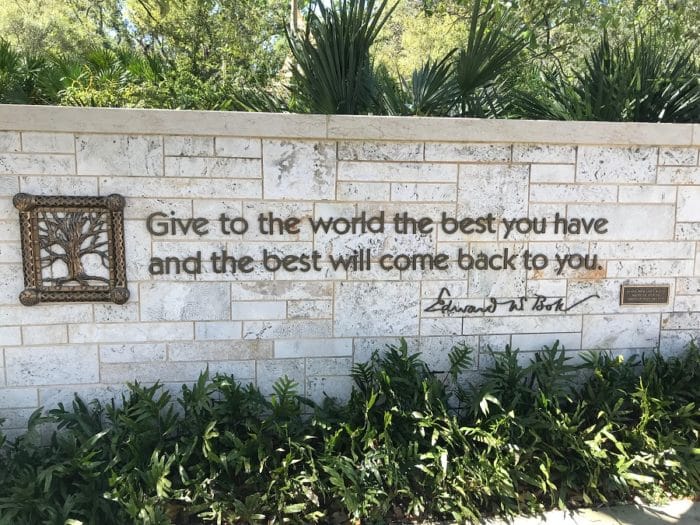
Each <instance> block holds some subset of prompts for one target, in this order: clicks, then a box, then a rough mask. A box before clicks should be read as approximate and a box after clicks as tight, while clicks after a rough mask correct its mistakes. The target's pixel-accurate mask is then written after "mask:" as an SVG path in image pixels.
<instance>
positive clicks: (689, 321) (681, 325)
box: [661, 312, 700, 330]
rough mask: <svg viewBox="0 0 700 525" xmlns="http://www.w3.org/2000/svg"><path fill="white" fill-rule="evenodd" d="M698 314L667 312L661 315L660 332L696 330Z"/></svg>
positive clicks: (699, 321)
mask: <svg viewBox="0 0 700 525" xmlns="http://www.w3.org/2000/svg"><path fill="white" fill-rule="evenodd" d="M699 327H700V312H668V313H663V314H661V329H662V330H697V329H698V328H699Z"/></svg>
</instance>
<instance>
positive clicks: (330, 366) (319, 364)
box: [306, 341, 353, 377]
mask: <svg viewBox="0 0 700 525" xmlns="http://www.w3.org/2000/svg"><path fill="white" fill-rule="evenodd" d="M351 343H352V341H351ZM350 346H351V347H352V344H351V345H350ZM352 365H353V363H352V358H351V357H313V358H308V359H306V375H307V376H309V377H312V376H346V375H350V372H351V371H352Z"/></svg>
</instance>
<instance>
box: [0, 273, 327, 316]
mask: <svg viewBox="0 0 700 525" xmlns="http://www.w3.org/2000/svg"><path fill="white" fill-rule="evenodd" d="M332 295H333V283H329V282H322V281H309V282H293V281H267V282H235V283H231V297H232V299H233V300H234V301H265V300H275V301H277V300H294V299H297V300H298V299H327V298H330V297H331V296H332ZM0 312H1V310H0ZM0 318H1V317H0Z"/></svg>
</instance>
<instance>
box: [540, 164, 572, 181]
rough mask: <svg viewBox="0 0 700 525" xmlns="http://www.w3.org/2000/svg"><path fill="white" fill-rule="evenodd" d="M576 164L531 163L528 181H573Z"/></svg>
mask: <svg viewBox="0 0 700 525" xmlns="http://www.w3.org/2000/svg"><path fill="white" fill-rule="evenodd" d="M575 178H576V166H574V165H573V164H533V165H532V166H531V167H530V182H533V183H534V182H539V183H542V182H559V183H573V182H574V179H575Z"/></svg>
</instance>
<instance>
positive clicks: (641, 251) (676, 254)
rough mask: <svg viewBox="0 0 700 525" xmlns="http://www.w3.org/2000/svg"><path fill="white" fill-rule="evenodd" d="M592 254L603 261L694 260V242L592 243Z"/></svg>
mask: <svg viewBox="0 0 700 525" xmlns="http://www.w3.org/2000/svg"><path fill="white" fill-rule="evenodd" d="M591 253H595V254H597V255H598V257H600V258H601V259H616V260H619V259H692V258H693V257H694V256H695V245H694V243H692V242H658V241H657V242H625V241H617V242H592V243H591Z"/></svg>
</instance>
